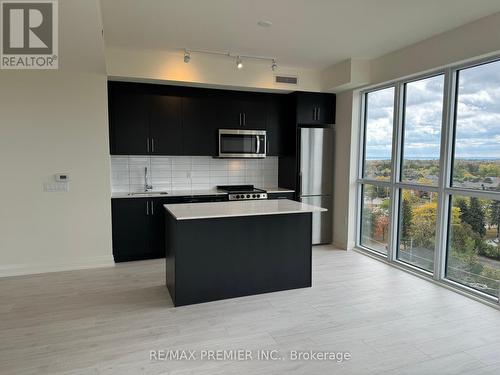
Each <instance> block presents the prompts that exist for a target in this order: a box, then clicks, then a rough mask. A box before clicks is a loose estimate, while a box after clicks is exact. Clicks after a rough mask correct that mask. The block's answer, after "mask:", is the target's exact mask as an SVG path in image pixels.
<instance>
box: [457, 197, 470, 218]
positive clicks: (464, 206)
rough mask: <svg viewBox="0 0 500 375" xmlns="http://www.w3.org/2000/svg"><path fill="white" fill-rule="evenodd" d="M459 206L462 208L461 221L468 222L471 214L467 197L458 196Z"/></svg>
mask: <svg viewBox="0 0 500 375" xmlns="http://www.w3.org/2000/svg"><path fill="white" fill-rule="evenodd" d="M456 205H457V207H458V208H459V209H460V221H461V222H462V223H466V224H468V221H467V220H468V216H469V206H468V205H467V202H466V201H465V199H462V198H458V199H457V201H456Z"/></svg>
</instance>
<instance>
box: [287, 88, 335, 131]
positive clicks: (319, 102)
mask: <svg viewBox="0 0 500 375" xmlns="http://www.w3.org/2000/svg"><path fill="white" fill-rule="evenodd" d="M293 95H294V97H295V105H296V111H297V114H296V121H297V124H304V125H331V124H334V123H335V95H334V94H321V93H312V92H296V93H294V94H293Z"/></svg>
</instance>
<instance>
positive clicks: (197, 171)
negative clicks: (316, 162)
mask: <svg viewBox="0 0 500 375" xmlns="http://www.w3.org/2000/svg"><path fill="white" fill-rule="evenodd" d="M146 167H147V168H148V177H149V178H148V183H149V184H151V185H152V186H153V190H207V189H213V188H215V187H216V186H217V185H226V184H232V185H234V184H252V185H255V186H256V187H266V186H268V187H269V186H278V158H277V157H272V156H271V157H267V158H265V159H216V158H212V157H209V156H206V157H205V156H111V191H112V192H133V191H142V190H144V168H146Z"/></svg>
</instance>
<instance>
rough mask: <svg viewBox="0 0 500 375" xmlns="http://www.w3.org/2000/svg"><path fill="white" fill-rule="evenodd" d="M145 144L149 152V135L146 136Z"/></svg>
mask: <svg viewBox="0 0 500 375" xmlns="http://www.w3.org/2000/svg"><path fill="white" fill-rule="evenodd" d="M146 145H147V147H148V152H149V137H148V138H146Z"/></svg>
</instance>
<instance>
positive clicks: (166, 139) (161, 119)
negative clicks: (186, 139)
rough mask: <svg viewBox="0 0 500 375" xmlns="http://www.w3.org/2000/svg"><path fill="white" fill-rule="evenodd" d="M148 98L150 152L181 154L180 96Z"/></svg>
mask: <svg viewBox="0 0 500 375" xmlns="http://www.w3.org/2000/svg"><path fill="white" fill-rule="evenodd" d="M150 100H151V106H150V114H149V119H150V121H149V124H150V134H149V136H150V139H151V141H150V142H151V146H150V153H151V154H152V155H183V152H182V104H181V98H180V97H176V96H166V95H154V96H151V99H150Z"/></svg>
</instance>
